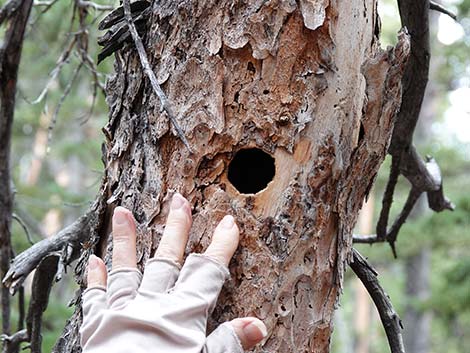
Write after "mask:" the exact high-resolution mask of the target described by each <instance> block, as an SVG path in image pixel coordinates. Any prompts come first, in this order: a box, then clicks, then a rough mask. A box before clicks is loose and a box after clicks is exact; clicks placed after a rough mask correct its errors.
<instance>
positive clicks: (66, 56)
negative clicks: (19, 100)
mask: <svg viewBox="0 0 470 353" xmlns="http://www.w3.org/2000/svg"><path fill="white" fill-rule="evenodd" d="M76 40H77V38H76V37H75V36H74V37H72V39H71V40H70V42H69V43H68V44H67V46H65V49H64V50H63V51H62V53H61V54H60V56H59V59H58V60H57V62H56V66H55V67H54V69H52V71H51V73H50V75H49V76H50V78H49V80H48V81H47V83H46V86H45V87H44V88H43V90H42V91H41V93H40V94H39V96H38V97H37V98H36V99H35V100H33V101H32V102H31V104H37V103H39V102H41V101H42V100H43V99H44V97H45V96H46V95H47V92H49V88H50V87H51V85H52V84H53V83H54V81H55V80H56V79H57V77H58V76H59V74H60V71H61V70H62V68H63V66H64V65H65V64H67V62H68V60H69V57H70V54H71V53H72V49H73V47H74V46H75V43H76Z"/></svg>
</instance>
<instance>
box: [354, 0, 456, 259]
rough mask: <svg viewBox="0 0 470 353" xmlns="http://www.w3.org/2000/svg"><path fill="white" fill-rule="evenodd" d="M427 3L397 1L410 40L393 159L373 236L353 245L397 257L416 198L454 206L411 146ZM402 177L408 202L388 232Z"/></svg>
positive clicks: (422, 82)
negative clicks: (381, 246) (376, 246)
mask: <svg viewBox="0 0 470 353" xmlns="http://www.w3.org/2000/svg"><path fill="white" fill-rule="evenodd" d="M430 6H431V7H432V6H433V5H432V3H430V2H429V0H419V1H413V0H398V7H399V10H400V18H401V21H402V25H403V26H404V27H406V28H407V29H408V30H409V32H410V34H411V37H412V40H411V55H410V58H409V60H408V63H407V66H406V69H405V73H404V75H403V80H402V86H403V92H402V102H401V107H400V111H399V113H398V115H397V118H396V122H395V127H394V130H393V135H392V139H391V142H390V146H389V151H388V152H389V154H391V156H392V165H391V167H390V176H389V180H388V182H387V187H386V190H385V193H384V196H383V199H382V209H381V211H380V217H379V220H378V222H377V227H376V235H368V236H361V235H354V236H353V242H355V243H367V244H373V243H376V242H384V241H387V242H388V243H389V244H390V246H391V248H392V251H393V254H394V256H395V257H396V251H395V241H396V239H397V236H398V232H399V230H400V228H401V226H402V225H403V224H404V223H405V222H406V219H407V218H408V215H409V214H410V212H411V210H412V209H413V206H414V205H415V203H416V201H417V199H418V198H419V196H420V195H421V194H422V193H427V196H428V203H429V207H430V208H431V209H432V210H434V211H436V212H440V211H443V210H453V209H454V205H453V204H452V203H451V202H450V201H449V200H448V199H447V198H446V197H445V196H444V193H443V187H442V176H441V172H440V169H439V166H438V164H437V163H436V161H435V160H434V159H432V158H430V157H428V158H427V161H426V162H425V161H424V160H423V158H422V157H421V156H420V155H419V153H418V152H417V151H416V148H415V147H414V145H413V133H414V129H415V127H416V123H417V121H418V118H419V113H420V111H421V105H422V102H423V98H424V93H425V90H426V85H427V82H428V77H429V60H430V55H431V53H430V45H429V13H428V9H429V8H430ZM400 175H403V176H404V177H405V178H406V179H408V181H409V182H410V183H411V189H410V192H409V195H408V199H407V201H406V203H405V205H404V206H403V209H402V211H401V212H400V214H399V215H398V217H397V218H396V219H395V220H394V222H393V225H392V226H391V227H390V229H387V227H388V224H389V215H390V209H391V205H392V203H393V194H394V192H395V186H396V184H397V180H398V177H399V176H400Z"/></svg>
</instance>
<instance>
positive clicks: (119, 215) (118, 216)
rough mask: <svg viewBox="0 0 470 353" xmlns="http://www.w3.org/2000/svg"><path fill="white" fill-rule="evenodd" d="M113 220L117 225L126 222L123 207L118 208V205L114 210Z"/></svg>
mask: <svg viewBox="0 0 470 353" xmlns="http://www.w3.org/2000/svg"><path fill="white" fill-rule="evenodd" d="M113 221H114V223H116V224H118V225H124V224H126V223H128V219H127V215H126V212H125V211H124V210H123V209H121V208H119V207H118V208H116V209H115V210H114V217H113Z"/></svg>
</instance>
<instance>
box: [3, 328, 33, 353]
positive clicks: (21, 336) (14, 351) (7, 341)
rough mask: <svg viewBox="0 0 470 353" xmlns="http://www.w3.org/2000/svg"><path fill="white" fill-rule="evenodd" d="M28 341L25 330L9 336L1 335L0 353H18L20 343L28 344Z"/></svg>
mask: <svg viewBox="0 0 470 353" xmlns="http://www.w3.org/2000/svg"><path fill="white" fill-rule="evenodd" d="M28 340H29V337H28V331H27V330H26V329H22V330H19V331H18V332H15V333H14V334H13V335H11V336H7V335H3V336H2V341H3V349H2V353H18V352H19V351H20V345H21V343H23V342H28Z"/></svg>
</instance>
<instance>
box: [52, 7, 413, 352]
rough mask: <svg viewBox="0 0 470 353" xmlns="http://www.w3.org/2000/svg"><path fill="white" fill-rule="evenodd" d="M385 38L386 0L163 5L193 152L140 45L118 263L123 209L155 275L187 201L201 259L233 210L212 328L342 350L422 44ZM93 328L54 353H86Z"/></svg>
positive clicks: (177, 101)
mask: <svg viewBox="0 0 470 353" xmlns="http://www.w3.org/2000/svg"><path fill="white" fill-rule="evenodd" d="M379 27H380V24H379V21H378V18H377V7H376V2H375V1H374V0H367V1H359V0H354V1H339V2H336V1H331V2H330V1H316V2H313V1H307V0H301V1H298V2H295V1H285V0H278V1H270V2H266V1H249V2H245V1H214V0H205V1H187V2H181V1H155V2H154V4H153V5H152V9H151V16H150V19H149V21H148V26H147V31H146V33H145V35H144V38H143V39H144V43H145V44H146V45H145V47H146V52H147V55H148V57H149V61H150V64H151V66H152V68H153V70H154V72H155V74H156V76H157V79H158V81H159V84H160V85H161V86H162V88H163V90H164V92H165V93H166V95H167V96H168V100H169V102H170V105H171V106H172V109H173V111H174V112H175V115H176V120H177V123H178V125H179V126H180V127H181V130H182V132H183V133H184V135H185V137H186V139H187V141H188V142H189V146H190V149H188V148H187V147H185V145H184V144H183V142H182V140H181V138H180V137H179V136H178V134H177V131H176V130H175V128H174V125H172V124H170V123H169V119H168V116H167V115H166V113H162V109H161V104H160V100H159V99H158V97H157V96H156V95H155V94H154V92H153V90H152V86H151V85H150V82H149V80H148V79H147V77H146V76H145V74H144V73H143V70H142V68H141V62H140V60H139V56H138V55H137V53H136V51H135V49H134V48H133V46H129V47H128V48H127V49H124V50H122V51H120V52H118V54H117V55H116V64H115V71H116V72H115V75H114V76H113V77H112V78H111V79H110V80H109V81H108V84H107V101H108V104H109V106H110V117H109V123H108V124H107V125H106V127H105V128H104V132H105V135H106V142H105V147H106V148H105V155H104V160H105V164H106V172H105V178H104V181H103V186H102V193H101V195H100V200H99V201H101V202H97V204H96V208H97V209H96V215H98V216H97V219H98V221H97V222H94V223H91V224H92V225H91V227H92V230H93V231H92V234H93V238H92V240H91V241H92V243H94V244H97V247H96V252H97V253H98V254H101V255H102V256H103V257H105V258H108V259H109V249H110V244H109V242H110V240H109V239H108V234H109V231H110V230H109V224H107V223H106V219H108V218H109V215H110V214H111V212H112V209H113V208H114V207H115V206H117V205H123V206H125V207H127V208H129V209H131V210H132V211H133V212H134V215H135V217H136V219H137V221H138V222H139V223H140V227H139V228H140V231H139V238H138V261H139V264H140V265H141V266H142V265H143V264H144V263H145V262H146V260H147V259H148V258H149V257H150V256H151V255H152V253H153V251H154V249H155V248H156V246H157V244H158V241H159V238H160V235H161V233H162V226H163V224H164V221H165V217H166V214H167V210H166V200H168V198H169V197H170V195H171V194H172V193H173V192H174V191H179V192H180V193H182V194H183V195H185V196H186V197H187V198H188V199H189V200H190V202H191V203H192V205H193V218H194V222H193V229H192V233H191V234H190V241H189V244H188V248H187V251H188V252H191V251H198V252H200V251H203V250H204V248H205V247H206V246H207V245H208V243H209V240H210V236H211V233H212V230H213V228H214V226H215V225H216V223H217V221H218V220H219V219H220V218H221V217H222V215H223V214H225V213H230V214H232V215H234V216H235V217H236V219H237V221H238V223H239V225H240V229H241V230H242V234H241V242H240V246H239V249H238V251H237V253H236V255H235V256H234V259H233V261H232V264H231V268H230V269H231V274H232V278H231V280H230V281H229V282H228V283H227V284H226V286H225V288H224V290H223V293H222V294H221V297H220V299H219V303H218V306H217V308H216V310H215V312H214V314H213V316H212V319H211V322H210V327H209V329H211V327H214V325H216V324H218V323H220V322H223V321H225V320H229V319H231V318H234V317H237V316H245V315H255V316H257V317H259V318H261V319H262V320H264V322H265V323H266V325H267V327H268V331H269V335H268V337H267V339H266V340H265V342H264V343H263V344H262V347H260V348H258V350H256V351H257V352H282V353H284V352H286V353H287V352H328V351H329V341H330V335H331V330H332V315H333V311H334V308H335V305H336V303H337V298H338V294H339V292H340V290H341V285H342V277H343V272H344V269H345V265H346V263H347V261H348V259H349V255H350V251H351V244H352V227H353V226H354V224H355V221H356V218H357V215H358V212H359V209H360V207H361V206H362V203H363V200H364V198H365V197H366V196H367V193H368V191H369V190H370V187H371V185H372V183H373V181H374V178H375V175H376V173H377V170H378V168H379V166H380V165H381V163H382V161H383V159H384V157H385V155H386V152H387V148H388V144H389V141H390V137H391V133H392V128H393V125H394V118H395V115H396V112H397V110H398V108H399V106H400V97H401V84H400V82H401V77H402V73H403V68H404V63H405V61H406V58H407V55H408V46H409V43H408V40H407V36H406V35H404V34H402V35H401V36H400V41H399V44H398V45H397V47H395V48H390V49H389V50H388V51H386V52H385V51H382V50H381V49H380V48H379V44H378V39H377V36H378V32H379ZM87 248H88V249H91V248H90V247H87ZM89 251H91V250H88V251H84V255H83V256H82V260H84V259H85V258H86V256H87V254H88V252H89ZM84 263H85V261H82V262H80V264H79V266H78V272H79V274H80V271H82V270H83V264H84ZM79 316H80V310H79V309H78V310H77V313H76V316H75V317H74V318H73V319H72V321H71V322H70V323H69V325H68V328H67V331H66V333H65V334H64V336H63V338H62V340H61V341H59V343H58V346H57V347H56V350H55V351H56V352H58V351H60V352H72V351H76V350H77V349H78V348H77V331H76V329H77V327H78V326H79V323H80V320H79Z"/></svg>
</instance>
